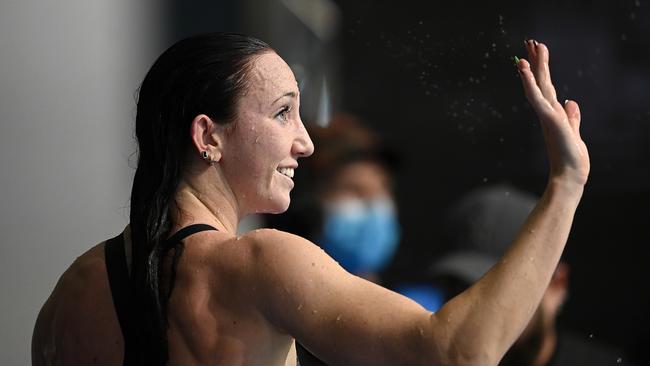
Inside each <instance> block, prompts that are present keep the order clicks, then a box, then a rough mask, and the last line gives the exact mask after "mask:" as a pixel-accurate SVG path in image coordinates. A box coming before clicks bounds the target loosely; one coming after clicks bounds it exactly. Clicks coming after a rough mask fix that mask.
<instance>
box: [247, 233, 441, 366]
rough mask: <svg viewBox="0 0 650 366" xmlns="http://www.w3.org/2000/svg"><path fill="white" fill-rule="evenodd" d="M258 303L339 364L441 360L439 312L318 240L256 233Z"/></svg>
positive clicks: (273, 318) (266, 313) (253, 238)
mask: <svg viewBox="0 0 650 366" xmlns="http://www.w3.org/2000/svg"><path fill="white" fill-rule="evenodd" d="M248 239H249V240H250V243H251V244H252V246H253V248H254V250H253V251H252V253H253V261H254V270H253V271H252V272H253V273H254V275H253V277H252V278H251V280H252V281H255V282H256V283H257V285H258V289H260V290H259V291H257V292H256V295H255V296H256V300H255V301H256V304H257V305H258V307H259V309H260V311H261V312H262V313H263V314H264V316H265V317H266V318H267V319H268V320H269V321H270V322H271V323H272V324H274V325H275V326H276V327H278V328H279V329H281V330H283V331H286V332H287V333H289V334H291V335H292V336H294V337H295V338H296V339H297V340H298V341H300V342H301V343H302V344H303V345H304V346H305V347H307V348H308V349H309V350H310V351H311V352H313V353H314V354H315V355H317V356H318V357H319V358H321V359H323V360H324V361H326V362H327V363H331V364H359V365H368V364H372V365H381V364H390V365H395V364H402V363H404V364H417V363H420V362H421V363H426V364H431V363H432V361H434V363H435V359H437V358H438V355H439V353H438V348H437V347H436V346H435V341H436V337H435V336H434V334H433V333H434V332H433V330H434V327H433V325H434V323H433V320H434V317H433V316H432V314H431V313H430V312H427V311H426V310H424V309H423V308H422V307H421V306H419V305H418V304H416V303H415V302H413V301H411V300H410V299H408V298H406V297H404V296H401V295H399V294H396V293H394V292H392V291H389V290H387V289H385V288H383V287H381V286H378V285H376V284H373V283H371V282H369V281H366V280H364V279H361V278H359V277H356V276H354V275H351V274H350V273H348V272H346V271H345V270H344V269H343V268H341V266H339V265H338V263H336V262H335V261H334V260H333V259H332V258H330V257H329V256H328V255H327V254H325V253H324V252H323V251H322V250H321V249H320V248H318V247H317V246H316V245H314V244H312V243H311V242H309V241H307V240H305V239H303V238H301V237H299V236H295V235H291V234H288V233H284V232H280V231H275V230H261V231H259V232H257V233H252V234H249V236H248Z"/></svg>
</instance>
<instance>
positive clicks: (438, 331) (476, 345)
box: [430, 314, 503, 366]
mask: <svg viewBox="0 0 650 366" xmlns="http://www.w3.org/2000/svg"><path fill="white" fill-rule="evenodd" d="M430 320H431V322H432V325H433V329H434V333H435V339H434V343H435V345H436V347H435V351H436V358H437V359H438V360H439V362H438V364H440V365H460V366H492V365H494V366H496V365H498V363H499V361H500V360H501V357H502V356H503V355H500V354H499V352H498V350H497V348H496V347H495V345H494V344H492V343H490V342H488V343H485V342H482V341H481V340H479V339H478V337H475V336H473V334H472V333H473V332H471V331H468V325H467V324H457V323H456V324H455V323H454V322H447V321H442V322H440V321H437V319H436V316H435V314H432V316H431V319H430Z"/></svg>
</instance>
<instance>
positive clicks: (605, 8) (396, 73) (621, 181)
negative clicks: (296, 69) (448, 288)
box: [169, 0, 650, 364]
mask: <svg viewBox="0 0 650 366" xmlns="http://www.w3.org/2000/svg"><path fill="white" fill-rule="evenodd" d="M272 3H273V2H271V7H273V4H272ZM337 3H338V6H339V9H340V11H341V15H342V18H341V19H342V23H341V27H340V32H339V35H338V38H337V39H336V45H337V47H338V50H339V52H340V65H339V70H340V75H339V79H340V86H339V88H338V95H337V96H336V98H337V100H338V101H337V104H336V105H335V110H338V111H347V112H352V113H354V114H357V115H358V116H360V117H362V118H363V119H364V120H365V121H366V122H367V124H369V125H371V126H373V127H374V128H376V129H377V130H378V131H379V132H380V133H381V134H382V135H383V136H384V137H385V138H386V139H387V141H388V142H389V143H390V144H391V145H392V146H394V147H395V148H396V149H398V150H399V151H400V153H401V154H403V158H404V162H405V163H404V164H403V166H402V169H401V171H400V172H399V175H398V179H397V182H398V191H397V194H398V201H399V207H400V219H401V223H402V226H403V234H404V236H403V243H402V246H401V248H400V251H399V253H398V255H397V257H396V259H395V262H394V265H393V266H392V267H391V268H390V269H389V270H388V272H387V273H386V275H387V278H388V279H389V281H390V282H397V281H401V280H417V279H418V276H419V275H420V272H421V271H420V270H421V269H422V268H424V267H426V265H427V264H428V263H429V262H431V261H432V260H433V258H435V257H437V256H438V255H440V254H441V253H443V252H444V251H445V250H446V249H447V248H445V243H444V242H441V241H440V240H437V239H439V237H440V231H441V230H440V229H441V227H440V225H441V220H442V217H443V215H444V211H445V209H446V208H447V207H448V206H449V205H450V203H451V202H452V201H453V200H455V199H457V198H458V197H459V196H460V195H462V194H463V193H464V192H466V191H468V190H469V189H471V188H475V187H478V186H481V185H485V184H490V183H497V182H509V183H512V184H513V185H515V186H517V187H519V188H521V189H524V190H527V191H530V192H533V193H536V194H541V193H542V192H543V189H544V186H545V183H546V177H547V163H546V157H545V150H544V146H543V140H542V134H541V131H540V128H539V125H538V122H537V119H536V117H535V115H534V113H533V112H532V110H531V109H530V108H529V106H528V104H527V102H526V100H525V98H524V95H523V92H522V89H521V84H520V81H519V77H518V74H517V72H516V71H515V68H514V67H513V63H512V56H515V55H518V56H520V57H521V56H525V54H524V48H523V40H524V39H526V38H529V37H530V38H535V39H537V40H539V41H541V42H544V43H546V44H547V45H548V47H549V49H550V53H551V71H552V73H553V80H554V84H555V86H556V89H557V91H558V99H560V100H561V101H562V100H564V99H566V98H570V99H574V100H576V101H578V103H579V104H580V106H581V111H582V127H581V131H582V136H583V139H584V140H585V142H586V143H587V145H588V147H589V151H590V156H591V164H592V168H591V175H590V180H589V183H588V185H587V187H586V189H585V193H584V196H583V200H582V203H581V205H580V207H579V209H578V212H577V216H576V219H575V223H574V226H573V230H572V232H571V236H570V238H569V243H568V246H567V249H566V251H565V255H564V257H565V259H566V261H567V262H568V263H569V264H570V266H571V285H570V286H571V288H570V298H569V301H568V303H567V305H566V307H565V309H564V311H563V314H562V317H561V322H562V324H564V325H565V326H566V327H569V328H571V329H573V330H575V331H576V332H578V333H579V334H584V336H585V337H589V339H593V340H594V341H602V342H607V343H610V344H613V345H615V346H618V347H620V348H622V349H624V350H625V351H626V353H627V354H629V355H631V356H633V357H634V358H635V359H636V361H637V363H639V364H650V359H649V358H648V352H647V351H646V345H647V344H648V341H650V337H649V331H648V329H650V317H649V316H648V311H647V309H649V308H650V301H649V294H648V293H649V291H648V285H647V279H648V275H647V273H648V272H647V271H646V269H647V268H648V266H649V265H650V263H649V260H650V251H649V250H648V245H650V234H648V228H647V227H648V225H649V224H650V222H649V221H650V220H648V218H649V215H648V213H647V211H646V207H647V206H648V203H650V169H649V166H650V148H649V147H648V144H650V97H649V96H650V66H649V65H650V2H648V1H645V0H643V1H642V0H624V1H581V2H578V1H563V2H560V1H547V2H535V3H524V2H515V1H507V2H499V3H498V4H492V3H489V2H480V3H479V2H466V1H457V2H453V3H452V2H444V3H443V2H417V1H404V0H403V1H369V0H365V1H338V2H337ZM250 4H251V3H250V2H249V4H248V6H242V5H238V4H235V3H231V2H199V3H195V2H192V3H191V4H190V3H189V2H184V3H180V2H177V3H176V4H175V5H172V6H170V11H169V20H170V21H169V24H170V28H169V39H170V42H171V41H175V40H177V39H179V38H181V37H183V36H187V35H190V34H194V33H197V32H203V31H216V30H229V31H242V32H245V31H250V30H251V29H253V30H254V31H253V34H256V35H258V36H259V37H260V38H262V39H266V40H268V41H269V42H271V43H272V46H274V47H276V48H277V49H278V50H279V52H280V54H281V55H282V54H283V52H282V51H283V48H286V47H291V43H292V42H291V41H292V40H291V39H290V37H289V38H285V39H281V40H279V41H278V40H277V39H274V41H276V43H273V41H272V40H269V39H268V38H265V37H264V35H265V34H266V33H265V32H269V31H268V30H267V31H264V30H261V31H260V29H269V27H270V29H274V28H278V27H279V28H282V27H283V24H280V23H277V24H275V23H273V22H272V21H271V22H270V25H268V26H267V28H263V27H262V28H260V27H254V26H251V25H250V23H251V19H255V21H259V19H264V15H260V14H254V12H255V6H254V5H253V6H251V5H250ZM252 4H255V3H252ZM267 5H268V4H267ZM255 31H257V33H256V32H255ZM275 34H277V33H275ZM271 38H273V37H271ZM276 38H277V37H276Z"/></svg>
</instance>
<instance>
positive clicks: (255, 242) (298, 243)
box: [239, 229, 351, 280]
mask: <svg viewBox="0 0 650 366" xmlns="http://www.w3.org/2000/svg"><path fill="white" fill-rule="evenodd" d="M239 241H240V242H241V243H243V244H244V245H245V246H246V247H247V248H248V254H249V257H248V260H249V261H250V262H249V263H250V265H251V266H253V268H254V271H252V273H254V274H255V275H256V277H263V279H264V278H268V276H280V277H288V278H290V277H291V276H294V275H299V274H300V275H309V274H311V275H315V274H316V273H315V272H316V271H326V272H328V273H329V274H330V275H339V276H347V275H350V274H349V273H347V272H346V271H345V270H344V269H343V268H341V267H340V266H339V265H338V263H337V262H336V261H334V260H333V259H332V258H331V257H330V256H329V255H327V254H326V253H325V252H324V251H323V250H322V249H321V248H320V247H319V246H317V245H316V244H314V243H312V242H311V241H309V240H307V239H305V238H303V237H301V236H298V235H294V234H291V233H288V232H285V231H280V230H275V229H260V230H254V231H251V232H249V233H247V234H245V235H243V236H242V237H241V238H240V240H239ZM350 276H351V275H350ZM263 279H262V280H263ZM257 280H260V279H259V278H258V279H257Z"/></svg>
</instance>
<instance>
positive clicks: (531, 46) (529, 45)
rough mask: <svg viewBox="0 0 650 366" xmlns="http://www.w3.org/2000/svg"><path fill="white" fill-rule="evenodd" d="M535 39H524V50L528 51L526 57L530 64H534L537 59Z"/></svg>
mask: <svg viewBox="0 0 650 366" xmlns="http://www.w3.org/2000/svg"><path fill="white" fill-rule="evenodd" d="M534 42H535V41H534V40H532V39H527V40H525V41H524V46H525V47H526V52H527V53H528V59H529V60H530V62H531V63H532V64H535V62H536V60H537V50H536V49H535V43H534Z"/></svg>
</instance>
